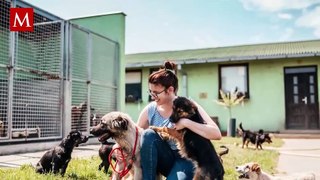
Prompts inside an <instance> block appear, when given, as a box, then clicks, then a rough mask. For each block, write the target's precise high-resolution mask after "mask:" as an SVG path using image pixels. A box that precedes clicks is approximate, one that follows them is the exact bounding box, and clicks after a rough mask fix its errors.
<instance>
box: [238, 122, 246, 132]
mask: <svg viewBox="0 0 320 180" xmlns="http://www.w3.org/2000/svg"><path fill="white" fill-rule="evenodd" d="M239 128H240V129H241V131H245V130H244V129H243V127H242V122H241V123H240V124H239Z"/></svg>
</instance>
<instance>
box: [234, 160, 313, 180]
mask: <svg viewBox="0 0 320 180" xmlns="http://www.w3.org/2000/svg"><path fill="white" fill-rule="evenodd" d="M236 171H237V172H238V173H240V176H239V179H242V180H315V179H316V178H315V174H314V173H302V174H293V175H288V176H277V177H276V176H272V175H270V174H268V173H266V172H264V171H262V170H261V168H260V166H259V164H258V163H254V162H251V163H247V164H244V165H241V166H236Z"/></svg>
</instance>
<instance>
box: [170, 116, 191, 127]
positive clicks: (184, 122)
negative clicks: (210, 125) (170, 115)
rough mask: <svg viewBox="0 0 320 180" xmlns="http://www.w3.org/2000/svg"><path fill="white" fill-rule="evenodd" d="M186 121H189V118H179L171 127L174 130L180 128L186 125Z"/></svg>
mask: <svg viewBox="0 0 320 180" xmlns="http://www.w3.org/2000/svg"><path fill="white" fill-rule="evenodd" d="M188 121H190V119H187V118H181V119H180V120H179V121H178V122H177V123H174V126H173V128H174V129H176V130H181V129H183V128H185V127H187V126H186V123H188Z"/></svg>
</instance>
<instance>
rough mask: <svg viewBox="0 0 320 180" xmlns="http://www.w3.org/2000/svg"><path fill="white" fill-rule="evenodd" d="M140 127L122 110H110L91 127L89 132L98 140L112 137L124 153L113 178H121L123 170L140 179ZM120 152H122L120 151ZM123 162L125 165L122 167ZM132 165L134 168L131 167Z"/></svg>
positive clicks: (101, 140) (123, 174)
mask: <svg viewBox="0 0 320 180" xmlns="http://www.w3.org/2000/svg"><path fill="white" fill-rule="evenodd" d="M142 131H143V130H142V129H141V128H139V127H138V126H136V125H135V123H134V122H133V121H132V119H131V117H130V116H129V115H127V114H125V113H122V112H110V113H108V114H106V115H104V116H103V117H102V118H101V121H100V123H99V124H98V125H96V126H94V127H92V129H91V130H90V133H91V134H93V135H94V136H96V137H99V139H98V140H99V141H100V142H105V141H106V140H107V139H109V138H111V137H112V138H113V139H114V140H115V141H116V142H117V145H119V146H120V147H121V149H122V151H123V154H126V156H125V157H123V159H122V161H119V163H118V165H117V167H116V171H118V172H121V173H113V179H121V178H122V177H124V176H125V174H126V173H123V172H125V171H128V172H129V173H131V174H134V179H135V180H142V169H141V165H140V137H141V133H142ZM121 154H122V153H121ZM124 164H126V165H127V166H125V167H124ZM132 167H134V169H132Z"/></svg>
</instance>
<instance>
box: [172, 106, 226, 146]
mask: <svg viewBox="0 0 320 180" xmlns="http://www.w3.org/2000/svg"><path fill="white" fill-rule="evenodd" d="M193 102H194V101H193ZM194 103H195V104H196V105H197V107H198V111H199V113H200V115H201V117H202V118H203V120H204V121H205V123H206V124H199V123H196V122H194V121H191V120H190V119H187V118H182V119H180V120H179V122H178V123H176V124H175V128H176V129H183V128H188V129H190V130H191V131H193V132H195V133H197V134H199V135H200V136H202V137H204V138H207V139H210V140H220V139H221V132H220V129H219V127H218V126H217V125H216V123H215V122H214V121H213V120H212V119H211V118H210V116H209V115H208V113H207V112H206V111H205V110H204V109H203V108H202V107H201V106H200V105H199V104H197V103H196V102H194Z"/></svg>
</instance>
